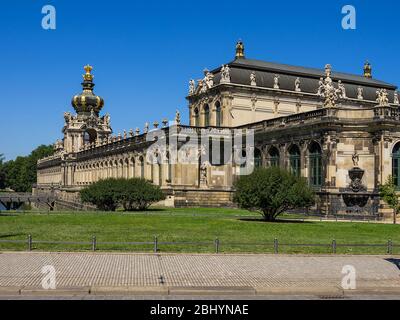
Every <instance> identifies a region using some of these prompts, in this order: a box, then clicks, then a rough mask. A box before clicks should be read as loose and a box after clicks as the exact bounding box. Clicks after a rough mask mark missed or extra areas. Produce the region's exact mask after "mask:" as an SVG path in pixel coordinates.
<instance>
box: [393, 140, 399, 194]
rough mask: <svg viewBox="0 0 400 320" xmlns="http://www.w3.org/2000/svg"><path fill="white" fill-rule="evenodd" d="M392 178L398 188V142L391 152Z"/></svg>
mask: <svg viewBox="0 0 400 320" xmlns="http://www.w3.org/2000/svg"><path fill="white" fill-rule="evenodd" d="M392 177H393V182H394V184H395V186H396V187H397V188H400V142H398V143H396V145H395V146H394V148H393V151H392Z"/></svg>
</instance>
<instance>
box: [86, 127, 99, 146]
mask: <svg viewBox="0 0 400 320" xmlns="http://www.w3.org/2000/svg"><path fill="white" fill-rule="evenodd" d="M96 137H97V134H96V131H95V130H90V129H89V130H87V131H85V133H84V134H83V143H84V144H88V143H93V142H95V141H96Z"/></svg>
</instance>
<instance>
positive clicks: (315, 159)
mask: <svg viewBox="0 0 400 320" xmlns="http://www.w3.org/2000/svg"><path fill="white" fill-rule="evenodd" d="M308 153H309V161H310V162H309V170H310V171H309V176H310V185H311V186H313V187H320V186H321V185H322V162H321V154H322V152H321V147H320V146H319V144H318V143H316V142H312V143H311V144H310V147H309V148H308Z"/></svg>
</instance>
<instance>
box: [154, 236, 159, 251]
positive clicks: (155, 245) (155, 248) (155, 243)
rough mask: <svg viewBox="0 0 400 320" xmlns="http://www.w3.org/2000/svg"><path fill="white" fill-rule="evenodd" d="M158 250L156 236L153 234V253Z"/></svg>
mask: <svg viewBox="0 0 400 320" xmlns="http://www.w3.org/2000/svg"><path fill="white" fill-rule="evenodd" d="M157 252H158V239H157V236H154V253H157Z"/></svg>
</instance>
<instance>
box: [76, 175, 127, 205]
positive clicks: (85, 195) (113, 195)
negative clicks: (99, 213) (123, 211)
mask: <svg viewBox="0 0 400 320" xmlns="http://www.w3.org/2000/svg"><path fill="white" fill-rule="evenodd" d="M123 184H124V181H123V180H122V179H115V178H109V179H105V180H100V181H98V182H96V183H93V184H91V185H90V186H88V187H86V188H84V189H82V190H81V191H80V197H81V200H82V202H84V203H85V202H86V203H91V204H93V205H95V206H97V208H98V209H100V210H104V211H115V210H116V209H117V207H118V204H119V202H120V201H121V195H122V193H123Z"/></svg>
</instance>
